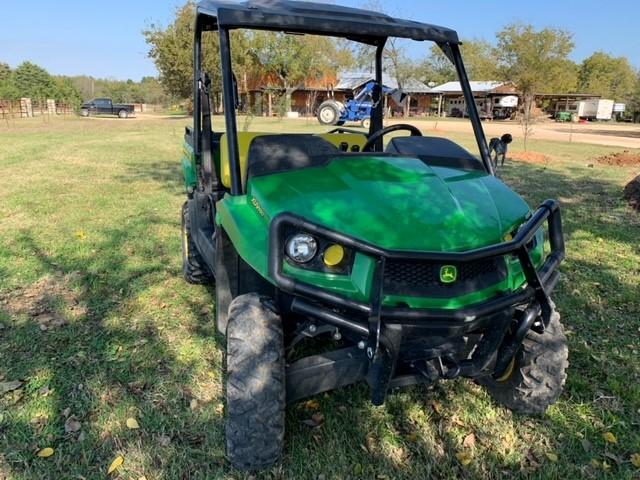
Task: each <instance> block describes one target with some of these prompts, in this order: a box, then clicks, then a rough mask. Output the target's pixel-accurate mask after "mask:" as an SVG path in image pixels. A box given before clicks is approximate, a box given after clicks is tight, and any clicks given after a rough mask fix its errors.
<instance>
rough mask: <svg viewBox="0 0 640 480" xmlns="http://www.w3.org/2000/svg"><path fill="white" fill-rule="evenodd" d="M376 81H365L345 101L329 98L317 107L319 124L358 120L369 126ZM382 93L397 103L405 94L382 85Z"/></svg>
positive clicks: (362, 124) (336, 123)
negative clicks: (360, 87) (355, 92)
mask: <svg viewBox="0 0 640 480" xmlns="http://www.w3.org/2000/svg"><path fill="white" fill-rule="evenodd" d="M376 85H377V84H376V82H373V81H372V82H367V83H366V84H365V85H364V87H362V89H361V90H360V91H359V92H358V94H357V95H356V96H355V97H354V98H351V99H349V100H347V102H346V103H342V102H338V101H337V100H334V99H329V100H326V101H324V102H322V104H321V105H320V107H318V113H317V117H318V121H319V122H320V124H321V125H338V126H342V125H344V124H345V123H346V122H359V123H360V125H361V126H362V127H364V128H369V124H370V120H371V112H372V111H373V107H374V102H373V96H374V90H375V89H376V88H377V87H376ZM382 93H383V94H384V95H388V96H389V97H390V98H392V99H393V100H394V102H395V103H396V104H398V105H402V103H403V102H404V101H405V99H406V95H405V94H404V93H402V91H401V90H400V89H397V88H389V87H386V86H384V85H383V86H382Z"/></svg>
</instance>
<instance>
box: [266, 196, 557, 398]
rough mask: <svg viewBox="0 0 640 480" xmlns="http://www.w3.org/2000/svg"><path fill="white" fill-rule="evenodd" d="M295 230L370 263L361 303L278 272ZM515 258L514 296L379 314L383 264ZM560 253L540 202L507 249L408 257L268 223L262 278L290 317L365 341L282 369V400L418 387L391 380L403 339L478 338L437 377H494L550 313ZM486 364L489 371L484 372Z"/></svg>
mask: <svg viewBox="0 0 640 480" xmlns="http://www.w3.org/2000/svg"><path fill="white" fill-rule="evenodd" d="M545 222H546V223H547V224H548V238H549V243H550V245H551V252H550V253H549V255H548V256H547V257H546V258H545V260H544V263H543V265H542V266H541V267H540V269H539V270H536V268H535V265H534V264H533V261H532V260H531V256H530V254H529V251H528V249H527V244H529V243H530V242H531V240H532V239H533V237H534V236H535V234H536V232H537V231H538V230H539V229H540V228H541V227H542V226H543V225H544V223H545ZM291 228H295V229H299V230H301V231H305V232H308V233H311V234H315V235H318V236H322V237H324V238H326V239H329V240H331V241H334V242H336V243H339V244H341V245H343V246H345V247H348V248H350V249H352V250H353V251H357V252H361V253H363V254H366V255H368V256H371V257H373V258H374V259H375V260H376V264H377V267H376V271H375V274H374V278H373V285H372V290H371V291H372V294H371V298H370V302H369V303H363V302H357V301H354V300H351V299H348V298H345V297H343V296H341V295H337V294H335V293H332V292H328V291H326V290H323V289H321V288H318V287H316V286H314V285H310V284H308V283H304V282H300V281H298V280H296V279H294V278H291V277H289V276H287V275H285V274H284V273H283V261H284V258H283V256H284V242H285V241H286V238H285V230H287V229H291ZM504 255H515V256H516V257H517V258H518V260H519V262H520V264H521V265H522V270H523V272H524V275H525V277H526V280H527V285H526V287H524V288H522V289H520V290H519V291H517V292H513V293H510V294H505V295H500V296H497V297H494V298H492V299H491V300H488V301H486V302H482V303H479V304H476V305H472V306H469V307H466V308H463V309H458V310H450V309H415V308H406V307H384V306H383V305H382V300H383V298H384V295H383V293H384V292H383V278H384V269H385V261H386V260H387V259H405V260H424V261H434V262H452V263H460V262H468V261H473V260H479V259H483V258H489V257H498V256H504ZM564 255H565V247H564V238H563V234H562V220H561V217H560V210H559V205H558V202H557V201H555V200H547V201H545V202H544V203H543V204H542V205H540V207H539V208H538V209H537V210H536V211H535V212H534V213H533V215H532V216H531V217H530V218H529V220H527V222H526V223H524V224H523V225H522V226H521V227H520V229H519V230H518V232H517V233H516V235H515V237H514V238H513V239H512V240H511V241H508V242H504V243H500V244H497V245H491V246H487V247H483V248H479V249H476V250H470V251H467V252H408V251H393V250H385V249H381V248H379V247H376V246H374V245H371V244H369V243H366V242H362V241H360V240H357V239H355V238H351V237H349V236H346V235H343V234H341V233H338V232H334V231H332V230H329V229H327V228H324V227H322V226H319V225H316V224H313V223H310V222H308V221H307V220H305V219H304V218H302V217H299V216H296V215H292V214H290V213H281V214H279V215H278V216H276V217H275V218H274V219H273V220H272V222H271V227H270V244H269V274H270V276H271V278H272V279H273V280H274V281H275V282H276V286H277V287H278V288H279V289H281V290H282V291H284V292H287V293H289V294H291V295H293V296H294V299H293V301H292V303H291V310H292V311H294V312H296V313H299V314H303V315H305V316H308V317H311V318H314V319H317V320H319V321H321V322H325V323H327V324H330V325H333V326H336V327H337V328H340V329H344V330H346V331H348V332H350V333H351V334H352V335H356V336H358V337H359V338H362V340H363V341H364V342H365V345H366V348H365V349H359V348H358V347H350V348H345V349H341V350H336V351H333V352H329V353H326V354H321V355H314V356H311V357H307V358H303V359H301V360H298V361H297V362H295V363H293V364H291V365H289V366H288V367H287V400H288V401H289V402H293V401H296V400H298V399H300V398H303V397H306V396H310V395H314V394H317V393H320V392H323V391H327V390H331V389H334V388H338V387H342V386H345V385H349V384H351V383H355V382H357V381H360V380H362V379H366V380H367V382H368V383H369V385H370V387H371V394H372V401H373V403H374V404H380V403H382V402H383V401H384V397H385V395H386V392H387V390H388V389H389V388H393V387H397V386H405V385H410V384H413V383H419V382H424V381H425V379H426V378H427V376H426V375H424V372H423V373H422V374H421V373H420V372H418V373H416V374H409V375H395V370H396V364H397V361H398V358H399V356H400V351H401V346H402V344H403V339H408V338H411V337H414V336H441V337H446V338H449V337H460V336H463V335H465V334H469V333H471V332H482V338H481V340H480V341H479V342H478V344H477V346H476V348H475V349H474V351H473V354H472V356H471V358H468V359H465V360H463V361H461V362H459V363H458V364H457V365H455V366H454V367H453V368H449V369H447V372H442V373H443V375H442V376H444V377H446V378H453V377H455V376H465V377H470V378H474V377H478V376H481V375H486V374H491V373H493V375H494V376H495V377H499V376H500V375H502V373H504V371H505V370H506V369H507V367H508V365H509V363H510V362H511V359H512V358H513V355H514V354H515V352H516V351H517V350H518V348H519V346H520V344H521V342H522V340H523V339H524V336H525V335H526V334H527V332H528V331H529V329H531V328H533V329H535V330H536V331H539V332H542V331H544V328H545V327H546V326H547V324H548V322H549V321H550V318H551V313H552V309H553V306H552V304H551V300H550V298H549V293H550V292H551V291H552V290H553V288H554V287H555V285H556V283H557V281H558V278H559V273H558V271H557V267H558V266H559V264H560V262H562V260H563V259H564ZM517 307H520V308H521V315H520V316H519V318H518V321H517V324H516V325H515V328H513V329H511V330H510V329H509V327H510V325H511V324H512V322H513V319H514V313H515V309H516V308H517ZM381 345H382V346H383V347H384V348H380V346H381ZM492 362H495V363H494V366H493V369H492V370H493V371H492V372H487V368H488V367H489V365H491V364H492Z"/></svg>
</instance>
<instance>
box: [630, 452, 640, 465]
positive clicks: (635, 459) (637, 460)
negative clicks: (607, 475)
mask: <svg viewBox="0 0 640 480" xmlns="http://www.w3.org/2000/svg"><path fill="white" fill-rule="evenodd" d="M631 463H632V464H633V466H634V467H636V468H640V453H634V454H633V455H631Z"/></svg>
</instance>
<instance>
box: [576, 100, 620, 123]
mask: <svg viewBox="0 0 640 480" xmlns="http://www.w3.org/2000/svg"><path fill="white" fill-rule="evenodd" d="M613 105H614V102H613V100H606V99H602V98H593V99H589V100H581V101H579V102H575V103H573V104H572V105H571V106H570V107H569V109H568V110H569V112H571V113H575V114H576V115H577V116H578V118H580V119H583V120H611V118H612V117H613Z"/></svg>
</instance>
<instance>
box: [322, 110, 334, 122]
mask: <svg viewBox="0 0 640 480" xmlns="http://www.w3.org/2000/svg"><path fill="white" fill-rule="evenodd" d="M335 118H336V112H335V111H334V110H333V109H332V108H331V107H325V108H323V109H322V110H320V120H322V121H323V122H325V123H332V122H333V121H334V120H335Z"/></svg>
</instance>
